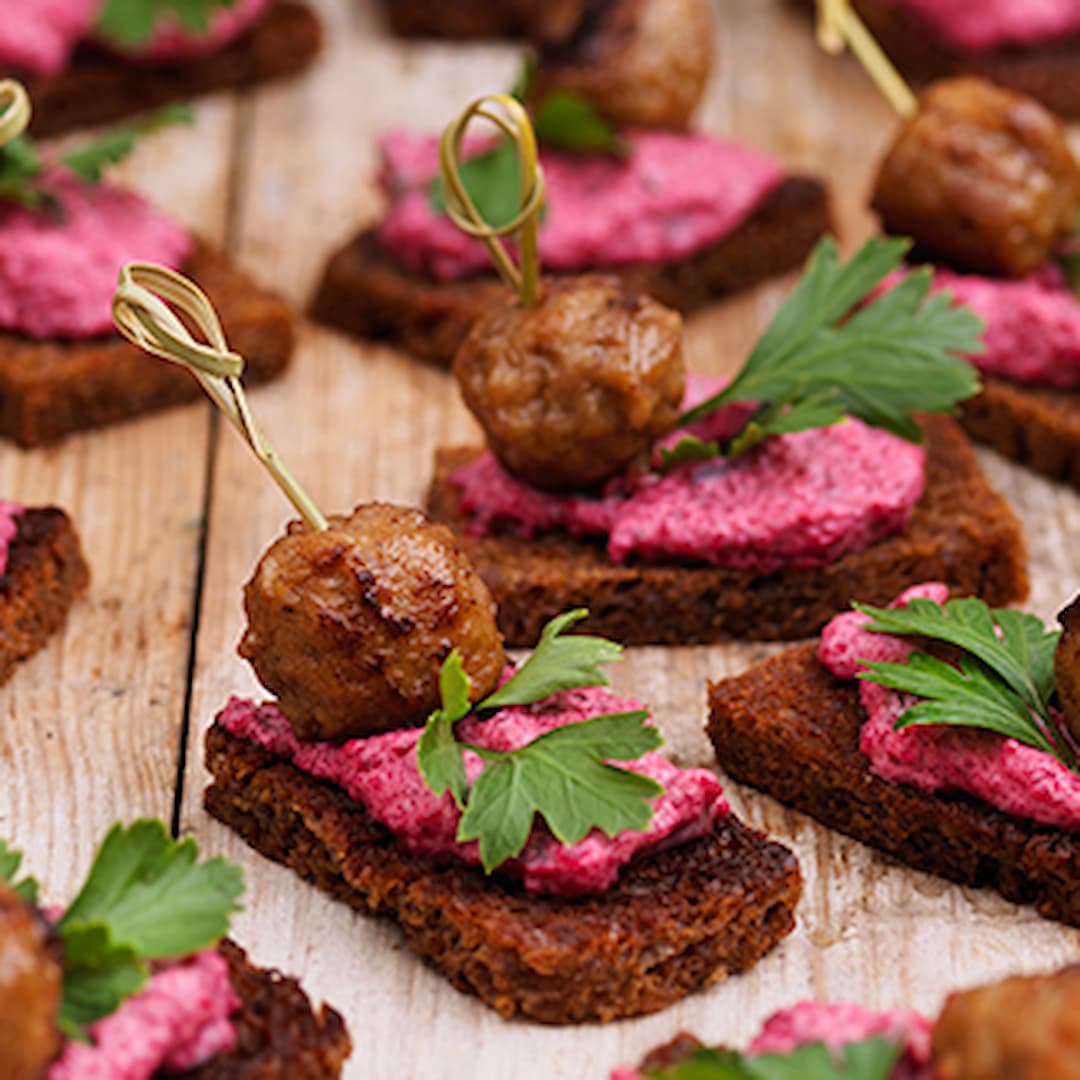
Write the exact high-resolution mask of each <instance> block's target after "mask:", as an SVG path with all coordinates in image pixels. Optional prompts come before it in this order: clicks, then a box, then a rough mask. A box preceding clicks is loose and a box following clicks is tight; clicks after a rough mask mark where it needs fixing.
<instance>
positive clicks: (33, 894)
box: [0, 840, 38, 904]
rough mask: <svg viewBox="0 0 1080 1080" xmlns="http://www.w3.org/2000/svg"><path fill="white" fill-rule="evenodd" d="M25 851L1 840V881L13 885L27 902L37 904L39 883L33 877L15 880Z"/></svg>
mask: <svg viewBox="0 0 1080 1080" xmlns="http://www.w3.org/2000/svg"><path fill="white" fill-rule="evenodd" d="M22 861H23V853H22V852H21V851H16V850H15V849H14V848H10V847H8V845H7V844H6V843H5V842H4V841H3V840H0V881H3V882H5V883H6V884H7V885H9V886H10V887H11V891H12V892H14V893H15V895H16V896H17V897H19V899H20V900H22V901H23V902H24V903H27V904H36V903H37V901H38V883H37V882H36V881H35V880H34V879H33V878H31V877H28V878H23V879H22V880H21V881H16V880H15V875H16V874H17V873H18V872H19V867H20V866H21V865H22Z"/></svg>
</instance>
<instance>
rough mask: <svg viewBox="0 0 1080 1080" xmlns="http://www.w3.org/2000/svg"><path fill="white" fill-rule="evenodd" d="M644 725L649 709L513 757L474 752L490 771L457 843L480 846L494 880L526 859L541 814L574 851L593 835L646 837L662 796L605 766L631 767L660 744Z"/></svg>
mask: <svg viewBox="0 0 1080 1080" xmlns="http://www.w3.org/2000/svg"><path fill="white" fill-rule="evenodd" d="M647 719H648V713H647V712H645V711H644V710H637V711H635V712H628V713H613V714H610V715H607V716H597V717H594V718H593V719H591V720H584V721H581V722H580V723H577V724H568V725H567V726H566V727H561V728H556V729H555V730H554V731H549V732H548V733H547V734H546V735H541V736H540V737H539V738H536V739H533V741H532V742H530V743H528V744H527V745H525V746H523V747H522V748H521V749H520V750H514V751H496V750H488V749H485V748H484V747H479V746H469V747H468V749H470V750H472V751H474V752H475V753H477V754H479V755H480V757H482V758H483V759H484V762H485V768H484V771H483V772H482V773H481V774H480V776H479V777H478V779H477V781H476V783H475V784H474V785H473V787H472V790H471V791H470V792H469V799H468V803H467V805H466V807H465V812H464V814H462V817H461V822H460V823H459V826H458V840H460V841H462V842H463V843H464V842H467V841H469V840H479V841H480V861H481V862H482V863H483V865H484V869H485V871H487V872H488V873H490V872H491V871H492V870H493V869H494V868H495V867H496V866H499V865H500V864H502V863H504V862H505V861H506V860H507V859H512V858H514V857H515V856H517V855H519V854H521V851H522V849H523V848H524V847H525V844H526V843H527V841H528V839H529V833H530V832H531V831H532V827H533V820H534V818H535V816H536V815H537V814H539V815H540V816H541V817H542V818H543V819H544V821H545V822H546V823H547V825H548V828H550V829H551V831H552V833H553V834H554V836H555V838H556V839H557V840H558V841H559V842H560V843H562V844H576V843H578V841H580V840H582V839H583V838H584V837H585V836H586V835H588V833H589V832H590V831H591V830H592V829H594V828H597V829H600V830H601V831H602V832H604V833H606V834H607V835H608V836H615V835H616V834H617V833H619V832H622V831H623V830H624V829H636V830H638V831H639V832H640V831H644V830H645V829H647V828H648V826H649V822H650V821H651V820H652V808H651V807H650V806H649V799H652V798H655V797H656V796H657V795H661V794H663V790H664V789H663V788H662V787H661V786H660V784H658V783H657V782H656V781H655V780H652V779H650V778H649V777H647V776H641V775H640V774H639V773H635V772H631V771H630V770H628V769H620V768H617V767H616V766H614V765H609V764H608V763H607V762H608V761H632V760H635V759H637V758H639V757H641V755H642V754H645V753H647V752H648V751H649V750H655V749H656V747H657V746H659V745H660V743H661V742H662V741H663V740H662V738H661V736H660V733H659V732H658V731H657V730H656V728H654V727H651V726H649V725H648V724H647V723H646V720H647Z"/></svg>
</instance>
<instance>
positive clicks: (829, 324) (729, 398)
mask: <svg viewBox="0 0 1080 1080" xmlns="http://www.w3.org/2000/svg"><path fill="white" fill-rule="evenodd" d="M908 246H909V244H908V241H906V240H895V239H881V238H878V239H873V240H870V241H869V242H868V243H867V244H865V245H864V246H863V247H862V248H861V249H860V251H858V252H857V253H856V254H855V255H854V256H853V257H852V258H851V259H850V260H849V261H848V262H847V263H845V264H841V263H840V261H839V255H838V252H837V248H836V243H835V241H833V240H832V239H829V238H826V239H825V240H822V241H821V242H820V243H819V244H818V246H817V247H816V248H815V250H814V253H813V255H811V257H810V261H809V264H808V266H807V270H806V273H805V274H804V275H803V277H802V279H801V280H800V282H799V284H798V286H796V288H795V290H794V292H792V294H791V295H790V296H789V297H788V299H787V301H786V302H785V303H784V305H783V307H781V309H780V310H779V311H778V312H777V314H776V316H775V317H774V319H773V320H772V322H771V323H770V324H769V327H768V329H767V330H766V331H765V333H764V334H763V335H762V337H761V338H760V340H759V341H758V343H757V345H756V346H755V347H754V349H753V351H752V352H751V354H750V357H749V359H748V360H747V361H746V363H745V364H744V365H743V368H742V370H741V371H740V372H739V373H738V375H736V377H735V378H734V379H733V380H732V381H731V382H730V383H729V384H728V385H727V387H725V388H724V390H722V391H721V392H720V393H718V394H715V395H713V396H712V397H711V398H709V399H708V400H707V401H704V402H702V403H701V404H700V405H697V406H695V407H694V408H693V409H691V410H689V412H687V413H686V414H684V415H683V417H682V418H681V419H680V421H679V424H680V426H686V425H688V424H691V423H693V422H694V421H696V420H700V419H701V418H702V417H704V416H706V415H708V414H709V413H712V412H714V411H716V410H717V409H719V408H720V407H721V406H723V405H726V404H729V403H731V402H734V401H756V402H759V403H760V407H759V409H758V411H757V413H756V414H755V416H754V417H752V418H751V420H750V422H749V424H748V428H751V430H748V431H747V432H746V433H745V434H740V435H739V436H738V437H736V439H735V440H733V441H732V443H731V445H730V446H729V447H727V448H725V449H724V452H725V453H730V452H731V448H732V447H734V448H736V449H739V450H742V449H746V448H748V447H749V446H751V445H754V444H755V443H756V442H760V440H761V439H762V438H764V437H765V436H767V435H770V434H778V433H781V432H784V431H801V430H805V429H806V428H808V427H817V426H821V425H822V424H823V423H835V422H836V421H837V420H838V419H839V418H840V417H842V416H854V417H857V418H858V419H860V420H862V421H864V422H865V423H867V424H871V425H873V426H875V427H881V428H884V429H885V430H887V431H891V432H892V433H893V434H895V435H899V436H900V437H901V438H905V439H908V440H910V441H912V442H919V441H921V438H922V434H921V432H920V430H919V427H918V425H917V424H916V423H915V421H914V419H913V418H912V414H913V413H915V412H948V411H951V410H953V409H955V407H956V405H957V403H958V402H960V401H962V400H964V399H965V398H968V397H970V396H971V395H972V394H974V393H976V392H977V390H978V389H979V380H978V375H977V373H976V372H975V369H974V368H973V367H972V366H971V365H970V364H968V363H967V362H966V361H964V360H962V359H960V357H959V355H957V354H971V353H977V352H980V351H981V350H982V349H983V348H984V346H983V344H982V342H981V341H980V339H979V335H980V333H981V331H982V328H983V324H982V323H981V322H980V320H979V319H978V318H977V317H976V316H975V315H974V313H972V312H971V311H969V310H968V309H967V308H963V307H955V306H954V305H953V303H952V300H951V298H950V297H949V296H948V294H945V293H939V294H935V295H933V296H930V295H929V290H930V283H931V277H930V272H929V271H928V270H921V271H916V272H914V273H911V274H908V275H907V276H906V277H905V278H904V279H903V281H901V282H900V283H899V284H898V285H897V286H896V287H895V288H892V289H890V290H889V291H888V292H885V293H883V294H882V295H880V296H878V297H877V298H876V299H874V300H873V301H872V302H870V303H869V304H866V305H865V306H864V307H861V308H858V310H854V312H853V309H855V308H856V306H857V305H858V304H859V303H860V302H861V301H862V300H863V299H864V298H865V297H866V296H867V295H868V293H870V292H871V291H872V290H873V289H874V288H876V286H878V285H879V284H880V283H881V282H882V280H883V279H884V278H885V277H886V276H887V275H888V274H889V273H890V272H892V271H893V270H896V269H897V268H899V266H900V264H901V262H902V260H903V256H904V253H905V251H906V250H907V248H908ZM754 425H756V426H754Z"/></svg>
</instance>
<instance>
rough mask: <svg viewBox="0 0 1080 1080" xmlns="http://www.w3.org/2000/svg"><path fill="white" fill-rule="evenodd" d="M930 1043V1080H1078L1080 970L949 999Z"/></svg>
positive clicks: (1016, 980) (1015, 980) (1006, 983)
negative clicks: (931, 1064)
mask: <svg viewBox="0 0 1080 1080" xmlns="http://www.w3.org/2000/svg"><path fill="white" fill-rule="evenodd" d="M933 1045H934V1063H935V1068H936V1071H935V1074H934V1075H935V1076H936V1077H937V1080H1050V1078H1051V1077H1053V1078H1054V1080H1078V1078H1080V967H1077V966H1073V967H1068V968H1065V969H1064V970H1063V971H1059V972H1058V973H1057V974H1055V975H1044V976H1037V977H1017V978H1012V979H1006V980H1005V981H1004V982H1000V983H994V984H993V985H992V986H984V987H979V988H978V989H976V990H968V991H966V992H964V993H960V994H953V995H952V996H951V997H950V998H949V1000H948V1001H947V1002H946V1003H945V1008H944V1010H943V1011H942V1013H941V1017H940V1018H939V1019H938V1022H937V1024H936V1025H935V1027H934V1035H933Z"/></svg>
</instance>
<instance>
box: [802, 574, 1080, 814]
mask: <svg viewBox="0 0 1080 1080" xmlns="http://www.w3.org/2000/svg"><path fill="white" fill-rule="evenodd" d="M918 596H923V597H926V598H928V599H930V600H934V601H936V602H937V603H944V601H945V600H946V599H947V598H948V587H947V586H945V585H941V584H939V583H936V582H934V583H930V584H925V585H915V586H913V587H912V588H910V589H907V590H905V591H904V592H903V593H901V594H900V596H899V597H898V598H897V599H896V600H895V601H894V602H893V606H894V607H897V606H903V605H905V604H907V602H908V601H909V600H910V599H912V598H913V597H918ZM866 621H867V620H866V618H865V616H863V615H860V614H858V613H857V612H846V613H844V614H843V615H837V616H836V617H835V618H834V619H833V620H832V621H831V622H830V623H829V624H828V625H827V626H826V627H825V630H824V631H823V633H822V635H821V645H820V647H819V649H818V658H819V659H820V660H821V662H822V663H823V664H824V665H825V666H826V667H827V668H828V669H829V670H830V671H831V672H832V673H833V674H834V675H835V676H837V678H840V679H853V678H855V673H856V672H858V671H860V670H862V669H863V667H864V662H867V661H869V662H892V663H902V662H903V661H904V660H906V659H907V656H908V654H909V653H910V652H911V651H912V649H913V648H915V647H916V646H914V645H913V644H912V643H911V642H909V641H905V640H903V639H902V638H896V637H891V636H889V635H888V634H873V633H870V632H869V631H868V630H865V629H863V627H864V624H865V623H866ZM859 698H860V700H861V701H862V705H863V708H864V709H865V710H866V713H867V720H866V723H864V724H863V726H862V731H861V734H860V736H859V749H860V750H861V751H862V753H863V755H864V756H865V757H866V758H867V760H868V761H869V762H870V771H871V772H873V773H875V774H876V775H877V776H880V777H881V778H882V779H884V780H891V781H893V782H895V783H905V784H911V785H912V786H913V787H916V788H919V789H920V790H922V791H963V792H967V793H968V794H969V795H974V796H975V797H976V798H978V799H982V800H983V801H985V802H987V803H989V804H990V805H991V806H995V807H997V808H998V809H999V810H1003V811H1004V812H1005V813H1007V814H1012V815H1014V816H1016V817H1020V818H1030V819H1031V820H1033V821H1036V822H1038V823H1039V824H1041V825H1052V826H1055V827H1057V828H1059V829H1066V830H1069V831H1076V830H1080V776H1078V775H1077V774H1076V773H1074V772H1072V771H1071V770H1070V769H1068V768H1066V767H1065V766H1064V765H1062V764H1061V762H1059V761H1058V760H1057V759H1056V758H1055V757H1053V756H1052V755H1051V754H1048V753H1046V752H1045V751H1043V750H1036V749H1035V748H1034V747H1030V746H1025V745H1023V744H1022V743H1019V742H1017V741H1016V740H1015V739H1008V738H1005V737H1004V736H1002V735H998V734H996V733H995V732H990V731H979V730H977V729H974V728H949V727H941V726H930V727H922V726H917V727H910V728H903V729H901V730H899V731H897V730H895V729H894V727H893V724H894V723H895V722H896V719H897V717H899V716H900V714H901V713H902V712H904V711H905V709H907V708H910V707H911V705H913V704H914V703H915V701H916V699H915V698H913V697H912V696H911V695H908V694H900V693H897V692H896V691H893V690H887V689H885V687H883V686H878V685H877V684H876V683H871V682H865V681H860V683H859Z"/></svg>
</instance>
